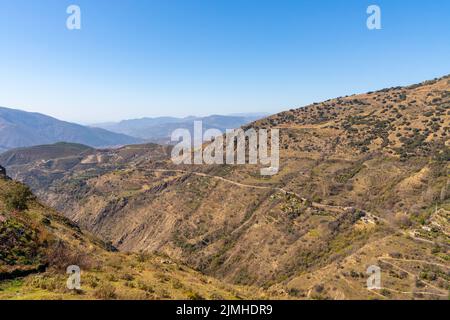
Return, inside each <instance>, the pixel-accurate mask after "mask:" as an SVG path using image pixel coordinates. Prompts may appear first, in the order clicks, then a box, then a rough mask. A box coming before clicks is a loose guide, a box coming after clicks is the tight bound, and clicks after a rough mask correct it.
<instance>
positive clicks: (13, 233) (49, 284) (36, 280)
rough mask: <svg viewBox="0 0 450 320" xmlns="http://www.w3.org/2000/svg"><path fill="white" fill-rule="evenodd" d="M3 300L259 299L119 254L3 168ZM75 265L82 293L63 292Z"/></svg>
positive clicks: (253, 292)
mask: <svg viewBox="0 0 450 320" xmlns="http://www.w3.org/2000/svg"><path fill="white" fill-rule="evenodd" d="M0 169H1V170H0V172H1V173H2V174H1V176H0V299H222V298H224V299H238V298H263V297H265V294H264V293H263V292H262V291H259V290H258V289H256V288H244V287H237V286H231V285H228V284H224V283H222V282H220V281H218V280H215V279H212V278H209V277H206V276H203V275H201V274H199V273H197V272H195V271H193V270H192V269H190V268H189V267H186V266H184V265H182V264H179V263H176V262H175V261H173V260H171V259H170V258H168V257H166V256H163V255H150V254H145V253H139V254H125V253H118V252H116V250H115V248H114V247H112V246H111V245H110V244H106V243H104V242H102V241H100V240H97V239H96V238H95V237H93V236H91V235H90V234H89V233H87V232H85V231H83V230H82V229H80V228H79V227H78V226H77V225H76V224H74V223H73V222H71V221H70V220H69V219H67V218H65V217H63V216H61V215H60V214H58V213H57V212H55V211H54V210H53V209H50V208H48V207H45V206H43V205H41V204H40V203H39V202H37V201H36V199H35V198H34V196H33V195H32V193H31V192H30V191H29V189H28V188H27V187H25V186H24V185H22V184H20V183H17V182H14V181H12V180H10V179H9V178H7V177H6V175H4V172H3V168H2V167H0ZM69 265H78V266H79V267H80V268H81V270H82V273H81V290H75V291H72V290H69V289H67V286H66V282H67V278H68V275H67V274H66V272H65V271H66V268H67V267H68V266H69Z"/></svg>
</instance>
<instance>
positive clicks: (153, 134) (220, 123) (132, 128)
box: [92, 113, 268, 143]
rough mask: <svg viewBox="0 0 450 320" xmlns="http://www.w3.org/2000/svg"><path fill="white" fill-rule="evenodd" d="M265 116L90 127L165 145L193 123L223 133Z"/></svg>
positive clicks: (151, 120)
mask: <svg viewBox="0 0 450 320" xmlns="http://www.w3.org/2000/svg"><path fill="white" fill-rule="evenodd" d="M266 116H268V114H266V113H237V114H231V115H211V116H207V117H193V116H190V117H185V118H175V117H157V118H141V119H131V120H124V121H120V122H109V123H99V124H94V125H92V126H93V127H97V128H102V129H105V130H109V131H112V132H116V133H121V134H126V135H129V136H132V137H136V138H141V139H145V140H147V141H151V142H159V143H167V142H170V136H171V134H172V132H173V131H174V130H176V129H178V128H183V129H189V130H190V131H191V132H192V131H193V126H194V121H202V122H203V129H204V130H207V129H210V128H215V129H219V130H221V131H222V132H224V131H225V130H226V129H235V128H239V127H241V126H243V125H246V124H248V123H250V122H253V121H256V120H259V119H262V118H264V117H266Z"/></svg>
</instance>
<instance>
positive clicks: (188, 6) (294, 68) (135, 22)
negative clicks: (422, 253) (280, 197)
mask: <svg viewBox="0 0 450 320" xmlns="http://www.w3.org/2000/svg"><path fill="white" fill-rule="evenodd" d="M70 4H76V5H79V6H80V8H81V20H82V29H81V30H76V31H69V30H68V29H67V28H66V19H67V17H68V14H67V13H66V8H67V7H68V6H69V5H70ZM371 4H377V5H379V6H380V7H381V10H382V27H383V28H382V30H374V31H370V30H368V29H367V28H366V19H367V17H368V15H367V14H366V9H367V7H368V6H369V5H371ZM449 35H450V1H448V0H433V1H425V0H423V1H418V0H417V1H414V0H408V1H407V0H383V1H380V0H372V1H365V0H334V1H331V0H330V1H325V0H315V1H313V0H309V1H307V0H303V1H301V0H127V1H119V0H71V1H66V0H40V1H36V0H8V1H6V0H0V40H1V41H0V70H1V77H0V105H1V106H5V107H12V108H20V109H23V110H27V111H36V112H41V113H45V114H48V115H52V116H55V117H57V118H60V119H64V120H68V121H76V122H82V123H93V122H103V121H111V120H120V119H128V118H135V117H143V116H159V115H171V116H185V115H206V114H228V113H236V112H270V113H275V112H278V111H282V110H285V109H290V108H293V107H299V106H302V105H305V104H308V103H311V102H317V101H321V100H325V99H328V98H332V97H336V96H341V95H346V94H352V93H357V92H366V91H372V90H375V89H381V88H384V87H387V86H396V85H403V84H410V83H415V82H419V81H422V80H425V79H431V78H434V77H437V76H442V75H444V74H448V73H450V58H449V57H450V41H449Z"/></svg>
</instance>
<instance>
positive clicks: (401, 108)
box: [0, 77, 450, 299]
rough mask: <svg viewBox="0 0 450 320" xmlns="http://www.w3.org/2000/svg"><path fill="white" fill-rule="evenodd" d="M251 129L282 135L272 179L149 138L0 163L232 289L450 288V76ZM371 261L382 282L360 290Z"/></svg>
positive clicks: (430, 294)
mask: <svg viewBox="0 0 450 320" xmlns="http://www.w3.org/2000/svg"><path fill="white" fill-rule="evenodd" d="M251 126H252V127H254V128H279V129H280V130H281V131H280V133H281V137H280V138H281V143H280V145H281V159H280V164H281V168H280V172H279V173H278V174H277V175H275V176H273V177H271V178H267V177H261V176H260V175H259V170H258V169H259V168H258V167H257V166H249V165H246V166H225V165H224V166H175V165H173V164H172V163H171V161H170V160H169V159H168V157H169V149H167V148H163V147H158V146H155V145H143V146H138V147H136V146H132V147H124V148H122V149H119V150H93V151H90V152H91V154H89V155H86V154H75V155H73V156H72V157H69V160H68V159H66V158H64V159H60V158H54V159H46V160H45V161H30V162H28V163H17V162H15V161H14V160H11V159H13V158H12V156H13V155H14V152H15V151H11V152H10V153H9V154H8V159H10V160H9V161H8V162H7V163H5V162H6V161H7V159H6V157H5V156H4V155H3V156H2V157H0V163H2V164H4V165H6V166H7V169H8V170H10V171H11V172H12V173H13V175H14V177H17V178H18V179H20V180H22V181H25V182H26V183H27V184H29V185H31V186H32V188H33V190H34V191H35V192H37V194H38V195H39V197H40V198H41V199H43V200H44V201H46V203H48V204H49V205H51V206H53V207H55V208H57V209H59V210H61V211H62V212H64V213H65V214H66V216H67V217H69V218H70V219H73V220H74V221H76V222H77V223H79V224H80V225H82V226H83V227H86V228H87V229H89V230H90V231H91V232H93V233H95V234H96V235H98V236H100V237H101V238H102V239H104V240H106V241H111V242H112V243H113V244H114V245H115V246H116V247H117V248H119V249H120V250H122V251H127V252H139V251H141V250H142V251H145V252H159V253H164V254H166V255H168V256H170V257H172V258H175V259H179V260H180V261H183V262H184V263H186V264H188V265H189V266H191V267H193V268H196V269H197V270H199V271H201V272H202V273H204V274H207V275H211V276H214V277H216V278H220V279H222V280H226V281H227V282H229V283H234V284H246V285H257V286H260V287H263V288H268V290H269V291H270V292H272V293H273V294H276V295H284V296H290V297H293V298H318V299H323V298H336V299H353V298H402V299H403V298H416V299H421V298H424V299H425V298H446V297H447V296H448V289H449V258H450V256H449V245H450V242H449V241H450V238H449V234H448V227H449V216H448V213H449V210H450V200H449V196H450V190H449V186H450V183H449V177H450V176H449V169H450V167H449V160H450V148H449V147H450V145H449V139H448V135H449V134H450V130H449V126H450V77H443V78H441V79H436V80H432V81H427V82H424V83H421V84H418V85H413V86H409V87H397V88H390V89H384V90H381V91H378V92H373V93H367V94H362V95H354V96H349V97H341V98H337V99H333V100H329V101H326V102H323V103H318V104H313V105H310V106H306V107H303V108H299V109H292V110H290V111H287V112H283V113H280V114H277V115H274V116H272V117H269V118H266V119H263V120H260V121H257V122H255V123H253V124H252V125H251ZM20 152H24V151H23V150H22V151H20ZM20 152H19V153H20ZM61 161H63V162H64V161H69V162H70V163H71V164H70V166H67V167H64V169H61V168H59V167H58V166H57V164H58V163H60V162H61ZM72 161H73V162H72ZM55 168H56V169H55ZM370 265H378V266H380V267H381V270H382V275H383V276H382V279H383V280H382V281H383V282H382V284H383V289H382V290H372V291H369V290H367V288H366V286H365V281H366V279H367V276H368V275H367V274H366V270H367V268H368V266H370Z"/></svg>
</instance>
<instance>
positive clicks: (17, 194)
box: [2, 182, 33, 211]
mask: <svg viewBox="0 0 450 320" xmlns="http://www.w3.org/2000/svg"><path fill="white" fill-rule="evenodd" d="M2 196H3V198H4V199H5V205H6V209H7V210H9V211H15V210H18V211H23V210H26V209H28V206H27V202H28V201H29V200H30V199H32V197H33V193H32V192H31V190H30V189H29V188H28V187H27V186H24V185H23V184H21V183H18V182H15V183H12V184H11V186H10V187H9V188H8V189H7V190H6V191H4V192H3V193H2Z"/></svg>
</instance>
